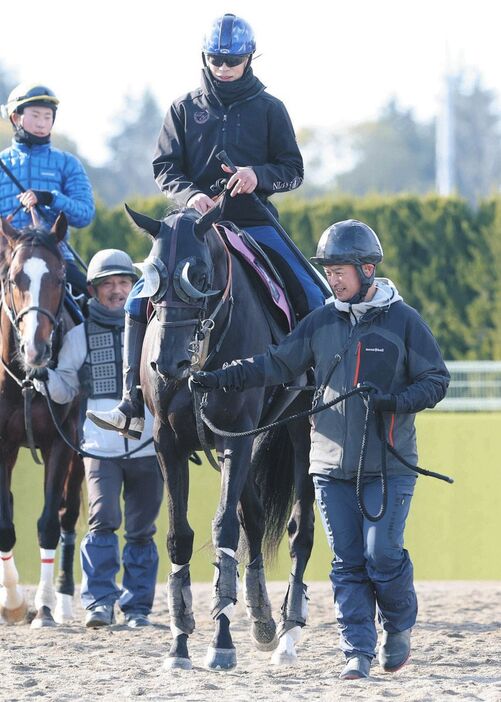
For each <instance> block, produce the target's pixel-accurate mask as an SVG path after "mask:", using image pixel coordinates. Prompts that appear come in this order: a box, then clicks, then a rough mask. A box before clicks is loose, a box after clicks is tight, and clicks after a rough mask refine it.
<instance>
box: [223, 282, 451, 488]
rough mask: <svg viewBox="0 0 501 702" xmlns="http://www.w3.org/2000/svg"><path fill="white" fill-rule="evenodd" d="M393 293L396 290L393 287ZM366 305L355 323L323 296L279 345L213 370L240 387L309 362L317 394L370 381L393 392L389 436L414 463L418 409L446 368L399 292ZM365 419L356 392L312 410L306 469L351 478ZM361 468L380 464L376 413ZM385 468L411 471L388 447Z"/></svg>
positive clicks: (443, 385) (435, 393)
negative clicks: (319, 390)
mask: <svg viewBox="0 0 501 702" xmlns="http://www.w3.org/2000/svg"><path fill="white" fill-rule="evenodd" d="M395 293H396V291H395ZM393 299H396V301H395V302H392V300H391V298H389V299H388V303H387V304H385V305H384V306H377V307H372V308H370V309H369V310H368V311H367V312H366V313H365V314H364V315H363V316H362V317H361V318H360V319H359V321H358V323H357V324H356V325H354V326H353V325H352V323H351V322H350V317H349V314H347V313H346V312H343V311H339V310H338V309H337V308H336V306H335V304H327V305H325V307H321V308H318V309H316V310H314V311H313V312H311V313H310V314H309V315H308V316H307V317H305V318H304V319H303V320H302V321H301V322H300V323H299V324H298V326H297V327H296V328H295V329H294V330H293V331H292V332H291V333H290V334H289V335H288V336H287V337H286V338H285V339H284V340H283V341H282V342H281V343H280V344H279V345H278V346H272V347H270V348H269V350H268V352H267V353H265V354H262V355H259V356H255V357H254V358H252V359H248V360H244V361H236V362H234V365H231V366H228V368H226V369H224V370H218V371H216V373H217V375H218V377H219V382H220V386H226V387H229V388H232V389H240V390H241V389H244V388H250V387H256V386H264V385H278V384H280V383H286V382H290V381H292V380H293V379H294V378H297V377H298V376H299V375H300V374H301V373H303V372H304V371H305V370H306V369H307V368H309V367H313V368H314V370H315V378H316V384H317V387H322V388H324V390H323V396H322V399H321V402H323V403H324V404H327V403H328V402H329V401H331V400H333V399H334V398H336V397H338V396H339V395H344V394H345V393H346V392H348V391H349V390H351V389H352V388H354V387H355V386H356V385H357V384H358V383H363V382H364V381H370V382H372V383H374V384H375V385H377V386H378V387H379V388H380V389H381V390H382V391H383V392H385V393H388V392H389V393H392V394H395V395H396V403H397V407H396V412H395V413H390V412H387V413H385V414H384V420H385V426H386V438H387V440H388V441H389V443H390V444H391V445H393V446H394V448H395V449H396V450H397V451H398V453H400V454H401V455H402V456H403V457H404V458H405V459H406V460H407V461H409V462H410V463H412V464H413V465H416V464H417V449H416V430H415V425H414V418H415V413H416V412H419V411H420V410H423V409H425V408H427V407H434V406H435V405H436V404H437V402H440V400H441V399H442V398H443V397H444V396H445V393H446V390H447V386H448V384H449V378H450V376H449V372H448V371H447V368H446V366H445V364H444V361H443V359H442V355H441V353H440V349H439V347H438V345H437V342H436V341H435V339H434V337H433V335H432V333H431V331H430V329H429V327H428V326H427V325H426V323H425V322H424V320H423V319H422V317H421V316H420V315H419V313H418V312H417V311H416V310H415V309H413V308H412V307H410V306H409V305H407V304H405V303H404V302H403V301H402V300H401V298H400V296H398V293H397V294H396V295H394V298H393ZM364 420H365V405H364V402H363V400H362V399H361V398H360V396H358V395H356V396H354V397H352V398H348V399H347V400H345V401H343V402H341V403H340V404H337V405H334V406H333V407H331V408H330V409H327V410H325V411H323V412H320V413H318V414H316V415H314V416H313V417H312V436H311V438H312V443H311V453H310V473H314V474H317V475H327V476H330V477H333V478H341V479H352V478H353V477H354V476H355V475H356V472H357V466H358V461H359V457H360V448H361V441H362V434H363V428H364ZM369 432H370V434H369V441H368V447H367V454H366V456H367V457H366V463H365V466H366V474H367V475H369V476H370V475H371V474H379V473H380V471H381V443H380V441H379V439H378V437H377V432H376V420H375V415H374V414H372V415H371V417H370V421H369ZM387 466H388V474H389V475H392V474H393V475H394V474H403V473H407V474H408V469H407V468H405V467H404V466H403V465H402V464H401V463H400V462H399V461H398V460H397V459H396V458H395V457H394V456H393V455H392V454H390V453H388V455H387Z"/></svg>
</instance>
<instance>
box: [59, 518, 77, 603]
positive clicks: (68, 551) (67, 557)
mask: <svg viewBox="0 0 501 702" xmlns="http://www.w3.org/2000/svg"><path fill="white" fill-rule="evenodd" d="M75 541H76V534H75V532H74V531H61V539H60V541H59V545H60V548H61V553H60V557H59V573H58V575H57V580H56V593H61V594H62V595H70V596H71V597H72V596H73V595H74V594H75V582H74V580H73V561H74V557H75Z"/></svg>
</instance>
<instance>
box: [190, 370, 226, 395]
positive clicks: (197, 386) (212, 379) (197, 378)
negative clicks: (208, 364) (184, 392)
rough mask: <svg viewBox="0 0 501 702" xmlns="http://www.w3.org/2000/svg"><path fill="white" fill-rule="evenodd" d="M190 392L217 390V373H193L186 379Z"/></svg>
mask: <svg viewBox="0 0 501 702" xmlns="http://www.w3.org/2000/svg"><path fill="white" fill-rule="evenodd" d="M188 388H189V389H190V392H193V391H194V390H204V391H210V390H217V389H218V388H219V378H218V376H217V373H212V372H210V371H193V372H192V374H191V375H190V377H189V379H188Z"/></svg>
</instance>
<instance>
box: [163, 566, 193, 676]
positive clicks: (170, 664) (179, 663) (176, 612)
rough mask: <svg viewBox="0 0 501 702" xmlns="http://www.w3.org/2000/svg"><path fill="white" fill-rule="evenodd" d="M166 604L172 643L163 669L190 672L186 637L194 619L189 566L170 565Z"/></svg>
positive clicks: (190, 666) (190, 630) (191, 629)
mask: <svg viewBox="0 0 501 702" xmlns="http://www.w3.org/2000/svg"><path fill="white" fill-rule="evenodd" d="M168 602H169V614H170V630H171V634H172V639H173V642H172V646H171V649H170V651H169V655H168V657H167V659H166V661H165V664H164V668H166V669H174V668H181V669H183V670H191V668H192V663H191V659H190V656H189V653H188V636H190V634H192V633H193V632H194V630H195V618H194V616H193V609H192V595H191V578H190V566H189V564H186V565H183V566H177V565H175V564H172V571H171V573H170V575H169V582H168Z"/></svg>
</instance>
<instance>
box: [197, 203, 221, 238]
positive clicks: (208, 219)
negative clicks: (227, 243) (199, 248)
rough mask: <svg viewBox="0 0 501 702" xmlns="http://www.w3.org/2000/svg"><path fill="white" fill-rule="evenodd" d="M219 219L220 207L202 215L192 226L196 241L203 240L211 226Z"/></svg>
mask: <svg viewBox="0 0 501 702" xmlns="http://www.w3.org/2000/svg"><path fill="white" fill-rule="evenodd" d="M220 219H221V208H220V207H217V206H216V207H213V208H212V210H209V211H208V212H206V213H205V214H204V215H202V216H201V217H200V218H199V219H197V221H196V222H195V225H194V228H193V230H194V232H195V236H196V237H197V238H198V239H204V237H205V235H206V234H207V232H208V231H209V229H210V228H211V227H212V225H213V224H215V223H216V222H217V221H219V220H220Z"/></svg>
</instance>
